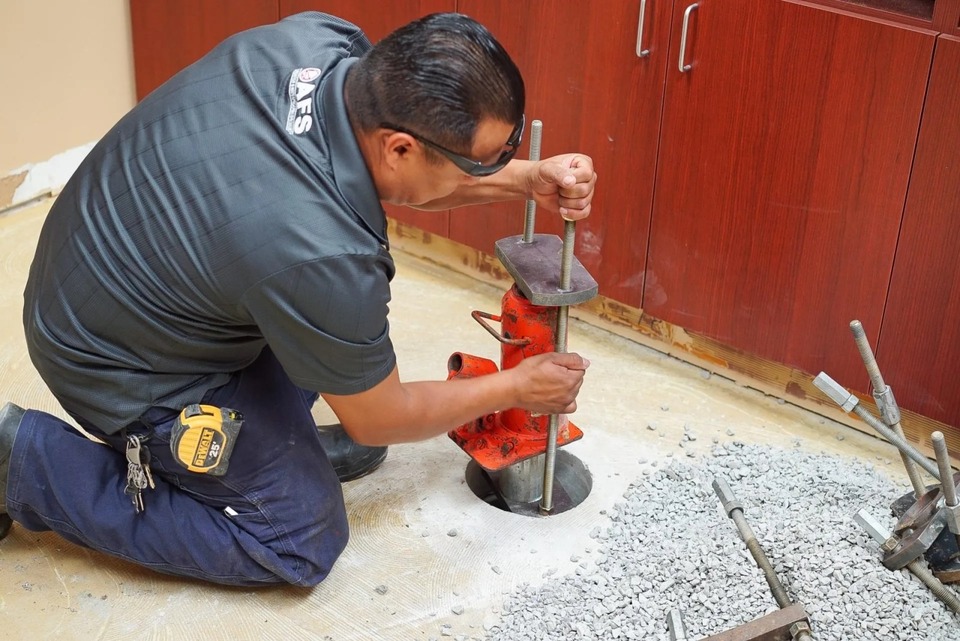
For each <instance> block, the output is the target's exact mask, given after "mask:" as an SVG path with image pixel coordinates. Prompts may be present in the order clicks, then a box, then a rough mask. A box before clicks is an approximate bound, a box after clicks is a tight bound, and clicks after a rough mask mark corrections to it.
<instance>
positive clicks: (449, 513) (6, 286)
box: [0, 201, 907, 641]
mask: <svg viewBox="0 0 960 641" xmlns="http://www.w3.org/2000/svg"><path fill="white" fill-rule="evenodd" d="M49 206H50V202H49V201H47V202H44V203H41V204H38V205H36V206H33V207H29V208H26V209H24V210H20V211H16V212H13V213H11V214H8V215H6V216H3V217H0V255H2V256H3V259H2V261H0V265H2V272H3V273H2V279H0V333H2V338H3V340H2V341H0V398H2V400H4V401H6V400H10V401H13V402H16V403H17V404H19V405H21V406H24V407H30V408H34V409H42V410H45V411H49V412H52V413H54V414H56V415H58V416H61V417H64V416H65V414H64V413H63V411H62V410H61V409H60V408H59V406H58V405H57V403H56V402H55V401H54V399H53V398H52V397H51V396H50V394H49V392H48V391H47V390H46V388H45V386H44V385H43V383H42V382H41V381H40V379H39V377H38V375H37V373H36V372H35V370H34V369H33V366H32V365H31V363H30V360H29V358H28V356H27V353H26V349H25V346H24V339H23V332H22V328H21V324H20V313H21V309H22V304H23V299H22V292H23V287H24V283H25V281H26V275H27V271H28V269H29V266H30V262H31V261H32V259H33V253H34V249H35V246H36V239H37V236H38V233H39V230H40V226H41V224H42V223H43V219H44V216H45V215H46V212H47V210H48V209H49ZM519 220H520V219H519V217H518V221H519ZM518 224H519V222H518ZM395 259H396V262H397V268H398V270H397V276H396V278H395V280H394V283H393V301H392V303H391V312H390V326H391V333H392V338H393V342H394V345H395V347H396V349H397V358H398V363H399V367H400V374H401V376H402V377H403V379H404V380H417V379H435V380H443V379H444V378H446V362H447V358H448V357H449V356H450V354H452V353H453V352H456V351H465V352H468V353H471V354H476V355H479V356H486V357H488V358H491V359H494V360H496V359H497V354H498V349H499V348H498V344H497V343H496V341H494V340H492V339H491V338H490V336H489V335H488V334H487V333H486V332H484V331H483V329H482V328H480V327H478V326H477V324H476V323H475V322H474V321H473V320H472V319H471V318H470V312H471V311H472V310H474V309H480V310H489V309H496V308H497V306H498V305H499V300H500V297H501V296H502V295H503V291H502V290H500V289H497V288H492V287H490V286H488V285H485V284H482V283H480V282H478V281H475V280H472V279H470V278H467V277H464V276H460V275H457V274H455V273H453V272H451V271H448V270H445V269H442V268H438V267H436V266H432V265H430V264H427V263H424V262H421V261H418V260H416V259H413V258H411V257H409V256H407V255H404V254H402V253H397V254H396V255H395ZM438 322H441V326H442V328H443V331H437V327H438ZM568 343H569V350H570V351H575V352H579V353H581V354H583V355H584V356H586V357H587V358H589V359H590V361H591V366H590V369H589V371H588V373H587V378H586V382H585V384H584V386H583V389H582V391H581V394H580V397H579V399H578V407H579V409H578V411H577V413H576V415H575V416H576V421H577V425H578V426H580V427H581V428H582V429H583V431H584V434H585V435H584V437H583V439H582V440H580V441H577V442H576V443H573V444H571V445H570V446H568V448H564V449H567V450H568V451H569V452H570V453H571V454H573V455H575V456H576V457H577V458H578V459H580V460H581V461H583V462H584V464H585V465H586V466H587V467H588V468H589V469H590V472H591V474H592V477H593V478H592V480H593V487H592V489H591V491H590V493H589V495H588V496H587V497H586V498H585V499H584V501H583V503H582V504H580V505H579V506H577V507H576V508H574V509H572V510H569V511H567V512H565V513H563V514H557V515H555V516H551V517H549V518H530V517H526V516H520V515H516V514H511V513H509V512H505V511H502V510H497V509H493V508H492V507H491V506H490V505H488V504H486V503H484V502H483V501H481V500H480V499H478V498H477V497H476V496H475V495H474V493H473V492H472V491H471V490H470V488H469V487H468V485H467V483H466V480H465V478H464V470H465V468H466V465H467V462H468V459H467V457H466V455H465V454H464V453H463V452H462V451H461V450H460V449H459V448H458V447H457V446H456V445H455V444H454V443H453V442H452V441H450V440H449V439H447V438H446V437H439V438H435V439H432V440H430V441H424V442H420V443H412V444H405V445H400V446H395V447H392V448H391V449H390V453H389V455H388V457H387V460H386V462H385V463H384V464H383V466H382V467H381V468H380V469H379V470H378V471H377V472H376V473H374V474H372V475H370V476H368V477H365V478H362V479H359V480H357V481H353V482H351V483H347V484H346V485H344V488H343V489H344V497H345V500H346V504H347V509H348V512H349V518H350V526H351V539H350V543H349V545H348V547H347V549H346V551H345V552H344V554H343V555H342V557H341V558H340V560H339V561H338V562H337V565H336V566H335V568H334V570H333V572H332V574H331V575H330V577H329V578H328V579H327V581H325V582H324V583H323V584H321V585H320V586H318V587H317V588H315V589H312V590H303V589H296V588H285V587H279V588H268V589H259V590H251V589H242V588H226V587H220V586H214V585H208V584H202V583H198V582H195V581H188V580H184V579H178V578H173V577H167V576H163V575H159V574H156V573H153V572H149V571H147V570H143V569H140V568H137V567H135V566H132V565H130V564H128V563H125V562H123V561H119V560H116V559H112V558H109V557H106V556H104V555H102V554H99V553H96V552H92V551H90V550H87V549H85V548H81V547H78V546H75V545H73V544H70V543H67V542H66V541H64V540H62V539H60V538H59V537H58V536H56V535H54V534H51V533H40V534H37V533H32V532H28V531H26V530H24V529H22V528H20V527H18V526H17V525H14V529H13V531H12V532H11V534H10V536H8V537H7V539H5V540H4V541H2V542H0V630H2V632H0V637H2V638H5V639H48V638H57V639H78V640H80V639H82V640H83V641H92V640H120V639H123V640H124V641H128V640H131V639H152V640H165V639H170V640H173V639H176V640H178V641H191V640H194V639H195V640H197V641H201V640H202V641H214V640H217V639H231V640H233V639H258V640H270V639H276V640H284V641H286V640H288V639H328V638H329V639H333V640H336V641H351V640H357V641H359V640H364V641H369V640H379V639H391V640H393V639H423V640H427V639H430V638H438V639H439V638H441V631H442V629H444V626H447V627H446V630H447V631H448V632H450V635H449V637H444V638H456V637H457V635H463V638H465V639H471V638H483V637H484V625H488V626H489V625H490V624H492V623H495V622H496V621H497V620H498V618H499V609H500V604H501V603H502V601H503V598H504V596H505V595H507V594H509V593H510V592H511V591H513V590H514V589H516V588H517V587H518V586H520V585H521V584H523V583H530V584H532V585H536V584H538V583H541V582H543V581H545V580H549V579H551V578H553V579H555V578H556V577H558V576H562V575H564V574H567V573H570V572H573V570H574V569H575V566H576V564H575V563H574V562H572V561H571V557H572V556H578V557H581V559H582V558H584V557H586V558H587V559H589V554H590V553H589V552H586V550H588V549H592V550H594V551H595V550H596V546H595V541H594V540H593V539H592V538H591V537H590V533H591V531H592V530H594V529H595V528H597V527H605V526H606V525H607V519H606V517H605V516H604V514H605V512H606V511H607V510H609V509H610V508H612V506H613V505H615V504H616V503H617V502H618V501H619V500H621V498H622V496H623V493H624V492H625V490H626V489H627V487H628V486H629V484H630V483H631V481H633V480H634V479H636V478H638V477H639V476H640V475H641V474H642V473H643V470H644V469H649V468H650V466H651V465H652V464H653V463H656V462H661V461H666V460H668V459H669V458H670V457H684V456H691V457H700V456H702V455H703V454H704V453H706V452H707V451H708V450H709V448H710V447H711V444H712V440H713V439H717V440H718V441H720V442H728V441H733V440H739V441H742V442H746V443H765V444H769V445H782V446H783V447H793V446H794V442H795V441H799V442H800V443H801V446H802V447H804V448H809V449H810V450H811V451H817V452H821V451H822V452H827V453H831V454H839V455H843V456H852V457H857V458H860V459H863V460H865V461H869V462H871V463H872V464H884V463H889V462H894V463H895V464H894V465H890V466H889V467H887V468H886V469H887V470H889V471H890V474H891V476H893V477H895V478H899V477H903V483H904V486H905V487H906V484H907V481H906V477H905V475H904V474H903V473H902V471H901V470H900V469H899V466H898V465H897V464H896V463H897V462H898V461H899V458H898V455H897V452H896V450H895V448H893V447H892V446H890V445H888V444H886V443H884V442H882V441H880V440H879V439H876V438H872V437H870V436H869V435H865V434H861V433H860V432H857V431H855V430H852V429H850V428H848V427H846V426H843V425H840V424H838V423H834V422H833V421H830V420H828V419H825V418H822V417H820V416H818V415H816V414H813V413H810V412H808V411H806V410H803V409H801V408H798V407H795V406H793V405H790V404H783V403H782V402H778V401H777V399H774V398H772V397H769V396H766V395H764V394H762V393H759V392H756V391H754V390H751V389H747V388H744V387H741V386H739V385H737V384H736V383H733V382H731V381H729V380H727V379H724V378H722V377H719V376H715V375H714V376H711V375H709V374H708V373H707V372H705V371H703V370H701V369H699V368H697V367H695V366H693V365H689V364H687V363H683V362H681V361H678V360H676V359H674V358H672V357H669V356H666V355H664V354H661V353H659V352H657V351H654V350H652V349H649V348H647V347H644V346H641V345H639V344H636V343H633V342H631V341H629V340H626V339H623V338H620V337H617V336H614V335H611V334H609V333H607V332H605V331H603V330H601V329H597V328H595V327H591V326H589V325H587V324H585V323H583V322H580V321H576V320H572V321H571V323H570V329H569V339H568ZM315 414H316V416H317V419H318V422H329V421H330V419H332V418H333V415H332V414H331V413H330V412H329V410H328V409H327V408H325V407H319V406H318V407H317V408H316V411H315ZM685 427H686V428H689V429H692V430H693V431H694V432H695V433H696V434H697V436H698V439H697V440H696V441H687V440H685V439H684V429H685ZM841 438H842V439H843V440H842V441H841V440H840V439H841ZM146 498H147V500H149V497H146Z"/></svg>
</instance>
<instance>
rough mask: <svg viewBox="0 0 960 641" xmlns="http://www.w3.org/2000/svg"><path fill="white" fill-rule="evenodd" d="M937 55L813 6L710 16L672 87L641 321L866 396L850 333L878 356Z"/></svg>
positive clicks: (736, 1)
mask: <svg viewBox="0 0 960 641" xmlns="http://www.w3.org/2000/svg"><path fill="white" fill-rule="evenodd" d="M684 6H685V3H683V2H681V3H679V4H678V5H677V7H676V9H675V11H674V14H675V15H674V25H675V26H674V29H677V28H678V27H677V25H678V24H679V20H680V15H681V14H682V10H683V7H684ZM934 40H935V36H934V35H933V34H931V33H930V32H927V31H923V30H920V29H917V28H912V27H911V28H907V27H900V26H896V25H892V24H889V23H883V22H880V21H876V20H874V19H871V18H866V17H860V16H855V15H852V14H848V13H843V12H838V11H835V10H832V9H824V8H820V7H816V6H812V5H809V4H806V3H794V2H788V1H782V2H755V1H754V0H722V1H720V0H701V2H700V6H699V8H698V9H697V10H696V11H695V12H694V14H693V17H692V23H691V34H690V38H689V42H688V52H687V54H686V56H687V60H688V61H689V62H690V63H691V64H692V65H693V68H692V70H691V71H690V72H689V73H685V74H681V73H679V71H678V70H677V68H676V67H674V66H671V68H670V69H669V72H668V74H667V86H666V97H665V101H664V119H663V130H662V136H661V141H660V161H659V165H658V176H657V187H656V197H655V205H654V213H653V222H652V233H651V239H650V255H649V259H648V268H647V280H646V282H647V285H646V289H645V292H644V299H643V308H644V311H645V312H646V313H649V314H650V315H652V316H654V317H656V318H661V319H663V320H666V321H669V322H671V323H673V324H676V325H679V326H681V327H683V328H686V329H688V330H691V331H693V332H697V333H700V334H703V335H705V336H708V337H710V338H713V339H716V340H719V341H721V342H723V343H725V344H728V345H731V346H733V347H736V348H738V349H741V350H743V351H745V352H747V353H750V354H755V355H758V356H761V357H763V358H767V359H770V360H773V361H776V362H780V363H784V364H786V365H789V366H791V367H794V368H798V369H800V370H803V371H806V372H809V373H811V374H816V373H817V372H819V371H820V370H825V371H827V372H828V373H830V375H831V376H833V377H834V378H835V379H837V380H838V381H841V382H843V383H844V384H845V385H848V386H853V387H859V388H863V387H864V386H865V385H866V382H867V377H866V374H865V372H864V368H863V365H862V362H861V361H860V358H859V354H858V352H857V350H856V347H855V345H854V343H853V340H852V338H851V337H850V333H849V329H848V324H849V322H850V321H851V320H853V319H859V320H861V322H862V323H863V325H864V327H865V328H866V330H867V334H868V337H870V339H871V341H873V343H874V344H875V343H876V338H877V336H878V332H879V328H880V321H881V316H882V314H883V308H884V301H885V300H886V296H887V287H888V284H889V281H890V274H891V269H892V263H893V255H894V252H895V250H896V245H897V235H898V232H899V228H900V220H901V217H902V213H903V207H904V202H905V199H906V192H907V183H908V179H909V176H910V169H911V163H912V159H913V151H914V147H915V144H916V138H917V132H918V128H919V123H920V115H921V109H922V105H923V98H924V92H925V88H926V80H927V76H928V70H929V66H930V61H931V57H932V52H933V44H934ZM673 42H674V43H675V44H674V45H673V47H672V48H671V49H672V50H671V58H673V57H675V56H677V55H678V54H679V51H678V45H677V44H676V42H677V39H676V38H674V39H673Z"/></svg>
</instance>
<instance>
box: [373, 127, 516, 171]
mask: <svg viewBox="0 0 960 641" xmlns="http://www.w3.org/2000/svg"><path fill="white" fill-rule="evenodd" d="M525 122H526V118H525V116H520V122H519V123H517V126H516V127H514V129H513V133H511V134H510V139H509V140H507V142H506V143H504V145H503V146H504V149H503V151H501V152H500V157H499V158H497V160H496V161H494V162H492V163H490V164H489V165H484V164H483V163H481V162H477V161H476V160H471V159H470V158H467V157H466V156H461V155H460V154H458V153H456V152H454V151H450V150H449V149H447V148H446V147H443V146H441V145H438V144H437V143H435V142H433V141H431V140H428V139H427V138H424V137H423V136H421V135H420V134H418V133H414V132H412V131H410V130H409V129H406V128H405V127H399V126H397V125H393V124H390V123H388V122H384V123H381V124H380V126H381V127H383V128H384V129H393V130H394V131H399V132H401V133H405V134H407V135H409V136H413V137H414V138H416V139H417V140H419V141H420V142H421V143H422V144H424V145H426V146H427V147H430V148H431V149H433V150H435V151H436V152H438V153H440V154H443V155H444V156H445V157H446V158H447V159H448V160H449V161H450V162H452V163H453V164H454V165H456V166H457V168H458V169H460V171H462V172H463V173H465V174H468V175H470V176H476V177H482V176H489V175H491V174H495V173H497V172H498V171H500V170H501V169H503V168H504V167H506V166H507V163H508V162H510V161H511V160H512V159H513V157H514V156H515V155H517V149H519V148H520V142H521V141H522V140H523V127H524V124H525Z"/></svg>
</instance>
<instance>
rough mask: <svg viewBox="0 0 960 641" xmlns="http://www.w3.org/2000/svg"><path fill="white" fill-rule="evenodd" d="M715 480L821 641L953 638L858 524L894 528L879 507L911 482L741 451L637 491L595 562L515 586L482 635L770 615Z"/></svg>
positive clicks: (778, 452) (692, 627)
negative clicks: (732, 497)
mask: <svg viewBox="0 0 960 641" xmlns="http://www.w3.org/2000/svg"><path fill="white" fill-rule="evenodd" d="M798 445H799V444H798ZM688 460H689V459H688ZM690 463H693V462H692V461H691V462H690ZM717 477H719V478H724V479H725V480H726V481H727V482H728V483H729V485H730V487H731V489H732V490H733V492H734V493H735V494H736V496H737V498H738V499H739V500H740V501H741V503H743V506H744V515H745V517H746V519H747V522H748V523H750V525H751V526H752V527H753V530H754V532H755V533H756V536H757V539H758V540H759V542H760V545H761V547H762V548H763V549H764V551H765V552H766V554H767V556H768V557H769V558H770V560H771V562H772V563H773V564H774V566H775V568H776V571H777V575H778V576H779V578H780V580H781V581H782V582H783V584H784V586H785V587H786V589H787V592H788V593H789V594H790V596H791V598H793V599H794V601H800V602H802V603H803V604H804V605H805V606H806V608H807V612H808V613H809V615H810V618H811V625H812V627H813V636H814V638H815V639H816V640H817V641H829V640H836V641H841V640H842V641H861V640H864V641H867V640H878V641H887V640H894V639H897V640H899V639H903V640H910V641H920V640H924V641H926V640H931V641H939V640H951V639H957V640H960V618H955V617H954V616H953V615H952V613H950V612H949V611H948V610H947V609H946V608H945V607H944V606H943V604H942V603H941V602H940V601H939V600H937V599H936V598H935V597H934V596H933V595H932V594H931V593H930V592H929V590H928V589H927V588H926V587H925V586H924V585H923V584H921V583H920V582H919V581H918V580H916V579H915V578H913V577H912V575H910V574H909V573H907V572H906V571H902V572H891V571H889V570H887V569H886V568H884V567H883V566H882V565H881V564H880V560H879V559H880V552H879V550H878V546H877V544H876V543H874V542H873V541H872V540H870V539H869V537H868V536H867V534H866V533H865V532H864V531H863V530H862V529H861V528H860V526H859V525H857V524H856V523H855V522H854V521H853V518H852V517H853V514H854V513H856V512H857V510H859V509H861V508H863V507H867V508H869V510H870V511H871V512H872V513H873V514H874V516H876V517H877V518H878V519H879V520H880V521H881V522H884V523H885V524H888V525H892V524H893V521H894V519H893V517H891V516H889V510H888V509H887V506H889V505H890V503H891V501H893V500H894V499H895V498H897V497H898V496H901V495H902V494H904V493H905V492H907V491H908V490H909V487H900V486H897V485H895V484H893V483H892V482H891V481H890V480H889V479H888V478H887V477H886V476H884V475H883V474H882V473H881V472H879V471H878V470H876V469H874V468H872V467H870V466H868V465H865V464H863V463H860V462H858V461H853V460H847V459H842V458H838V457H834V456H827V455H818V454H810V453H806V452H802V451H800V450H799V449H793V450H783V449H775V448H770V447H763V446H754V445H742V444H739V443H733V444H730V445H724V446H719V445H718V446H715V447H714V448H713V450H712V456H710V457H706V458H704V459H702V460H700V461H699V462H698V463H695V464H686V463H684V462H681V461H674V460H672V459H671V461H670V463H669V464H668V465H665V466H663V465H662V466H661V468H654V470H653V471H652V473H649V474H647V475H646V476H643V477H642V478H641V479H640V480H639V481H637V482H635V483H634V484H633V485H631V486H630V488H629V489H628V490H627V492H625V493H624V499H625V501H624V502H623V503H620V504H618V505H617V506H616V507H615V509H613V510H611V511H608V513H607V517H608V518H609V525H608V526H607V527H606V528H597V529H596V530H595V531H594V532H592V533H591V536H593V537H595V538H596V543H597V545H596V546H595V548H594V549H593V550H591V549H589V548H588V549H586V550H585V551H584V552H585V555H584V558H590V559H591V560H590V561H586V560H584V561H580V562H579V565H577V566H576V572H575V573H573V574H570V575H568V576H565V577H559V578H558V577H552V578H551V579H550V580H549V582H547V583H545V584H544V585H541V586H538V587H536V588H533V587H529V586H524V587H521V589H519V590H518V591H517V592H515V593H514V594H513V595H511V596H510V597H509V598H508V599H507V601H506V602H505V603H504V606H503V608H502V610H501V614H502V620H501V621H500V622H499V624H497V625H495V626H493V627H491V628H490V629H489V630H488V638H489V639H491V640H504V641H528V640H533V639H551V640H555V639H577V640H588V639H604V640H611V639H642V640H644V641H653V640H660V639H663V640H666V639H669V635H668V632H667V629H666V618H667V614H668V613H669V611H670V610H671V609H673V608H678V609H680V610H681V612H682V613H683V617H684V623H685V625H686V631H687V636H688V637H689V638H690V639H700V638H703V637H706V636H710V635H713V634H718V633H720V632H723V631H725V630H728V629H730V628H732V627H735V626H737V625H740V624H743V623H746V622H748V621H751V620H753V619H756V618H758V617H761V616H763V615H764V614H767V613H769V612H772V611H774V610H775V609H776V608H777V605H776V602H775V601H774V598H773V595H772V594H771V593H770V590H769V588H768V586H767V583H766V581H765V580H764V578H763V573H762V572H761V571H760V569H759V568H757V567H756V564H755V563H754V561H753V558H752V557H751V556H750V553H749V552H748V551H747V548H746V545H744V543H743V542H742V541H741V539H740V536H739V534H738V533H737V529H736V526H735V525H734V523H733V521H732V520H731V519H729V518H728V517H727V516H726V515H725V514H723V512H722V510H721V508H720V503H719V500H718V499H717V496H716V494H714V492H713V489H712V487H711V482H712V481H713V479H714V478H717ZM571 560H572V561H574V562H577V561H579V559H578V558H577V557H573V558H572V559H571Z"/></svg>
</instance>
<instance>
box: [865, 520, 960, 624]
mask: <svg viewBox="0 0 960 641" xmlns="http://www.w3.org/2000/svg"><path fill="white" fill-rule="evenodd" d="M853 518H854V520H855V521H856V522H857V523H859V524H860V525H861V526H862V527H863V529H864V530H866V532H867V534H869V535H870V538H872V539H873V540H874V541H876V542H877V543H879V544H880V550H881V551H882V552H883V553H884V555H886V554H888V553H889V552H891V551H892V550H895V549H897V548H898V547H899V546H900V543H901V541H900V538H899V537H897V536H896V535H895V534H891V533H890V532H888V531H887V529H886V528H885V527H883V525H882V524H881V523H880V522H879V521H877V519H875V518H874V517H873V515H871V514H870V513H869V512H867V511H866V510H860V511H859V512H857V513H856V515H855V516H854V517H853ZM905 567H906V568H907V569H908V570H910V572H912V573H913V575H914V576H916V577H917V578H918V579H920V580H921V581H922V582H923V583H924V585H926V586H927V587H928V588H930V591H931V592H933V594H934V595H935V596H936V597H937V598H938V599H940V600H941V601H943V603H944V604H945V605H946V606H947V607H948V608H950V609H951V610H953V611H954V612H955V613H957V614H960V598H957V595H956V594H955V593H954V592H953V591H951V590H950V588H948V587H947V586H945V585H944V584H943V582H941V581H940V579H938V578H937V577H936V576H934V574H933V573H932V572H931V571H930V570H929V568H927V566H926V564H925V563H924V562H923V561H922V560H920V559H919V558H917V559H914V560H912V561H910V562H909V563H907V564H906V566H905Z"/></svg>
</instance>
